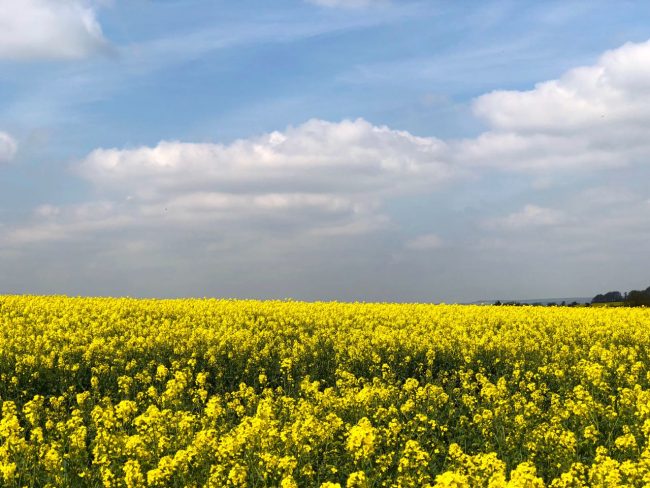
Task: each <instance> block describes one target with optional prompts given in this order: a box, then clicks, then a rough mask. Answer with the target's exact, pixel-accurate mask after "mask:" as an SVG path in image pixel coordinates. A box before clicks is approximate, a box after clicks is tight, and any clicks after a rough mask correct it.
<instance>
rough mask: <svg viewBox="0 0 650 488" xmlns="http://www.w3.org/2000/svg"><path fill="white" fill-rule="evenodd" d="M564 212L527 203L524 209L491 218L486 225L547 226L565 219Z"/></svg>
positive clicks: (514, 227)
mask: <svg viewBox="0 0 650 488" xmlns="http://www.w3.org/2000/svg"><path fill="white" fill-rule="evenodd" d="M565 218H566V217H565V215H564V213H563V212H561V211H559V210H555V209H551V208H545V207H539V206H537V205H531V204H528V205H525V206H524V208H523V209H521V210H519V211H517V212H513V213H511V214H509V215H506V216H505V217H498V218H494V219H489V220H487V221H486V222H485V225H486V227H489V228H496V229H503V230H521V229H526V228H531V227H547V226H554V225H558V224H560V223H562V222H564V221H565Z"/></svg>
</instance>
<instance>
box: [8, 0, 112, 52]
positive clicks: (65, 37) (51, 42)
mask: <svg viewBox="0 0 650 488" xmlns="http://www.w3.org/2000/svg"><path fill="white" fill-rule="evenodd" d="M107 46H108V42H107V41H106V39H105V38H104V35H103V33H102V28H101V26H100V25H99V22H98V21H97V18H96V13H95V10H94V9H93V7H92V6H91V5H90V4H88V3H86V2H83V1H82V0H0V59H12V60H27V59H79V58H84V57H87V56H89V55H91V54H93V53H95V52H97V51H99V50H102V49H105V48H106V47H107Z"/></svg>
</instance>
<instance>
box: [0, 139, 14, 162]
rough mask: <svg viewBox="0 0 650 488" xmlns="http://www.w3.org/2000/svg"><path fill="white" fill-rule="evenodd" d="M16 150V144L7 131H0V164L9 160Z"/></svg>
mask: <svg viewBox="0 0 650 488" xmlns="http://www.w3.org/2000/svg"><path fill="white" fill-rule="evenodd" d="M17 150H18V144H17V143H16V141H15V140H14V139H13V138H12V137H11V136H10V135H9V134H7V133H5V132H0V164H2V163H7V162H9V161H11V160H12V159H13V157H14V155H15V154H16V151H17Z"/></svg>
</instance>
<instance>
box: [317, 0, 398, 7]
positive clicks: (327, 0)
mask: <svg viewBox="0 0 650 488" xmlns="http://www.w3.org/2000/svg"><path fill="white" fill-rule="evenodd" d="M307 2H308V3H313V4H314V5H320V6H321V7H333V8H351V9H354V8H365V7H372V6H375V5H385V4H387V3H388V0H307Z"/></svg>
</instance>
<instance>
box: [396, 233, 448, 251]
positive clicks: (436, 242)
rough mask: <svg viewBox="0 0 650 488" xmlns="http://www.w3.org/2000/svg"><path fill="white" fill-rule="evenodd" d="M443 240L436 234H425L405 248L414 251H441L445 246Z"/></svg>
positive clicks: (411, 241)
mask: <svg viewBox="0 0 650 488" xmlns="http://www.w3.org/2000/svg"><path fill="white" fill-rule="evenodd" d="M443 244H444V242H443V240H442V239H441V238H440V237H439V236H437V235H435V234H424V235H421V236H418V237H416V238H414V239H412V240H410V241H408V242H407V243H406V244H405V246H404V247H406V249H410V250H412V251H426V250H431V249H440V248H441V247H442V246H443Z"/></svg>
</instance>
